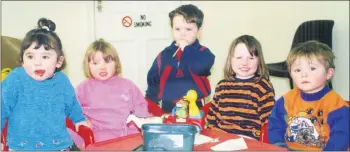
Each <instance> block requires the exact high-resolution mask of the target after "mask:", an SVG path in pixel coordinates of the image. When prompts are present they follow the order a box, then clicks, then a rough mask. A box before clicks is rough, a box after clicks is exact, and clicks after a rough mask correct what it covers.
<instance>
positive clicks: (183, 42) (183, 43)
mask: <svg viewBox="0 0 350 152" xmlns="http://www.w3.org/2000/svg"><path fill="white" fill-rule="evenodd" d="M188 44H189V43H188V41H187V40H178V41H176V44H175V45H176V46H178V47H180V48H181V50H182V51H183V50H184V48H185V47H186V46H187V45H188Z"/></svg>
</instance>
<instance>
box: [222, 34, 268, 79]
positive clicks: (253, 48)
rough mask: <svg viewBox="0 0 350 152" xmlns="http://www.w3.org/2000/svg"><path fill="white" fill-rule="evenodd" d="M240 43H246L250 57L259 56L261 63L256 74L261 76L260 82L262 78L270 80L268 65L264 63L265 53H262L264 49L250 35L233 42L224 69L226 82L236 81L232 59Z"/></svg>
mask: <svg viewBox="0 0 350 152" xmlns="http://www.w3.org/2000/svg"><path fill="white" fill-rule="evenodd" d="M240 43H244V44H245V46H246V47H247V48H248V51H249V53H250V55H252V56H253V55H254V56H257V57H258V58H259V63H258V70H257V72H256V74H259V75H260V76H259V80H260V79H261V78H265V79H267V80H269V73H268V71H267V68H266V65H265V61H264V56H263V52H262V47H261V44H260V43H259V41H258V40H257V39H255V38H254V37H253V36H250V35H242V36H240V37H238V38H236V39H235V40H233V42H232V43H231V46H230V49H229V52H228V55H227V59H226V64H225V67H224V78H225V79H226V80H234V79H235V78H234V76H233V75H235V72H234V71H233V69H232V62H231V61H232V57H233V54H234V51H235V48H236V46H237V45H238V44H240Z"/></svg>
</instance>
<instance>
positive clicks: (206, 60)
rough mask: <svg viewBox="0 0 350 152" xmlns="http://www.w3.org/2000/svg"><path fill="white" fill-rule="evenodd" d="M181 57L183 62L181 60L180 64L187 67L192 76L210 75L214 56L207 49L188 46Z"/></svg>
mask: <svg viewBox="0 0 350 152" xmlns="http://www.w3.org/2000/svg"><path fill="white" fill-rule="evenodd" d="M182 56H183V57H182V58H183V59H184V60H181V64H185V65H187V66H188V68H189V69H191V71H192V72H193V73H194V74H196V75H198V76H209V75H210V69H211V67H212V66H213V64H214V60H215V56H214V54H213V53H212V52H211V51H210V50H209V49H208V48H205V47H201V48H196V47H194V46H190V45H188V46H186V47H185V48H184V51H183V53H182Z"/></svg>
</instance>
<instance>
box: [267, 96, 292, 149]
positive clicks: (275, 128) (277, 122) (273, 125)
mask: <svg viewBox="0 0 350 152" xmlns="http://www.w3.org/2000/svg"><path fill="white" fill-rule="evenodd" d="M285 115H286V110H285V108H284V99H283V97H281V98H280V99H278V100H277V102H276V104H275V106H274V107H273V109H272V112H271V115H270V117H269V125H268V137H269V143H270V144H274V145H277V146H281V147H287V145H286V143H285V140H284V134H285V133H286V127H287V124H286V121H285V119H284V117H285Z"/></svg>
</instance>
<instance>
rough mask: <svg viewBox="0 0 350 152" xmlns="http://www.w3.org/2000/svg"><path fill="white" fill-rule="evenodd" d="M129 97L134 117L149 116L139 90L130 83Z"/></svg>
mask: <svg viewBox="0 0 350 152" xmlns="http://www.w3.org/2000/svg"><path fill="white" fill-rule="evenodd" d="M130 95H131V96H132V97H131V99H132V103H133V110H134V112H135V115H136V116H138V117H149V116H151V114H150V113H148V109H147V101H146V99H145V98H144V96H143V95H142V93H141V91H140V89H139V88H138V87H137V86H136V85H135V84H134V83H131V92H130Z"/></svg>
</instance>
